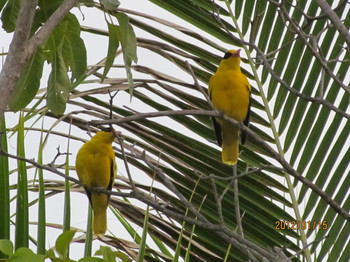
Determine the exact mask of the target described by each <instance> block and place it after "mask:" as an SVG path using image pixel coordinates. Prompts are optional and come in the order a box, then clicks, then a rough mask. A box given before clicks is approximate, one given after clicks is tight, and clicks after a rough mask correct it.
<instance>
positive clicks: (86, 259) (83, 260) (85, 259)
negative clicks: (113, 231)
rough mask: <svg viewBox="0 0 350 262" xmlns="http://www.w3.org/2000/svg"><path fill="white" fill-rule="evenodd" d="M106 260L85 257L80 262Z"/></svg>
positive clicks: (100, 261) (101, 261)
mask: <svg viewBox="0 0 350 262" xmlns="http://www.w3.org/2000/svg"><path fill="white" fill-rule="evenodd" d="M103 261H104V260H103V259H102V258H99V257H84V258H82V259H79V260H78V262H103Z"/></svg>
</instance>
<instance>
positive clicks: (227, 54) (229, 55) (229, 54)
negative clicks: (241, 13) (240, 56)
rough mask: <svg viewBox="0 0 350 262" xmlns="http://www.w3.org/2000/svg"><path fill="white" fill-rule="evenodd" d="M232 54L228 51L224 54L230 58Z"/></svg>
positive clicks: (225, 57) (226, 57)
mask: <svg viewBox="0 0 350 262" xmlns="http://www.w3.org/2000/svg"><path fill="white" fill-rule="evenodd" d="M231 56H232V54H231V53H230V52H226V53H225V55H224V59H229V58H230V57H231Z"/></svg>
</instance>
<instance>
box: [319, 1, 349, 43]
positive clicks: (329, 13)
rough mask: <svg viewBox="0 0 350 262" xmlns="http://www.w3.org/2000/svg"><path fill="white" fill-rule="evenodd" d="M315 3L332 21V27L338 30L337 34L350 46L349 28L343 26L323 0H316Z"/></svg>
mask: <svg viewBox="0 0 350 262" xmlns="http://www.w3.org/2000/svg"><path fill="white" fill-rule="evenodd" d="M316 3H317V4H318V5H319V7H320V8H321V9H322V11H323V12H324V13H325V14H326V15H327V17H328V18H329V19H330V20H331V21H332V23H333V25H334V27H335V28H336V29H337V30H338V32H339V34H340V35H341V36H343V37H344V40H345V42H346V43H347V44H348V48H350V33H349V29H347V28H346V27H345V25H344V24H343V23H342V21H341V20H340V18H339V17H338V15H337V14H336V13H335V12H334V11H333V9H332V8H331V7H330V5H329V4H328V3H327V2H326V1H325V0H316Z"/></svg>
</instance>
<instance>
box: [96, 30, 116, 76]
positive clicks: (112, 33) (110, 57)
mask: <svg viewBox="0 0 350 262" xmlns="http://www.w3.org/2000/svg"><path fill="white" fill-rule="evenodd" d="M107 25H108V33H109V38H108V53H107V58H106V63H105V66H104V70H103V76H102V78H101V81H102V82H103V80H104V79H105V78H106V76H107V73H108V72H109V69H110V68H111V67H112V65H113V62H114V58H115V56H116V52H117V49H118V47H119V34H120V29H119V26H116V25H113V24H110V23H107Z"/></svg>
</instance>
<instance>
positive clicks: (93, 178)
mask: <svg viewBox="0 0 350 262" xmlns="http://www.w3.org/2000/svg"><path fill="white" fill-rule="evenodd" d="M115 135H116V133H115V131H114V130H113V129H111V128H110V129H106V130H105V131H100V132H98V133H96V135H95V136H93V137H92V138H91V140H90V141H88V142H86V143H85V144H84V145H83V146H82V147H81V148H80V150H79V152H78V155H77V158H76V162H75V168H76V171H77V173H78V177H79V180H80V181H81V182H82V184H83V185H84V188H85V191H86V193H87V196H88V197H89V201H90V204H91V206H92V208H93V211H94V220H93V221H94V222H93V230H94V233H95V234H96V235H103V234H104V233H105V232H106V230H107V216H106V211H107V207H108V201H109V197H110V196H109V195H106V194H104V193H96V192H93V191H91V188H94V187H95V188H103V189H107V190H111V189H112V186H113V182H114V179H115V177H116V173H117V166H116V163H115V154H114V151H113V148H112V142H113V141H114V138H115Z"/></svg>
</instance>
